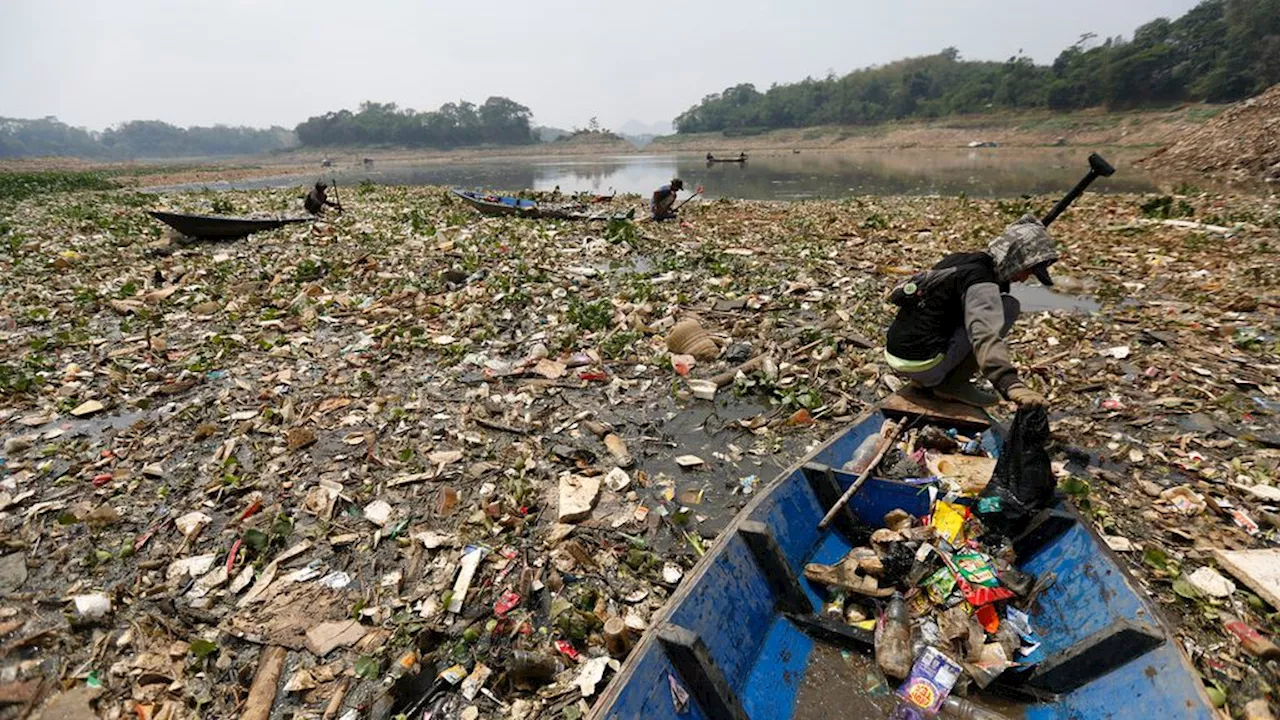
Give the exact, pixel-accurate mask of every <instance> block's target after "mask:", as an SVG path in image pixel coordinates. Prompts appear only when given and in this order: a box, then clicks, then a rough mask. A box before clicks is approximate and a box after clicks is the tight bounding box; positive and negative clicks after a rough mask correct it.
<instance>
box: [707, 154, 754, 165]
mask: <svg viewBox="0 0 1280 720" xmlns="http://www.w3.org/2000/svg"><path fill="white" fill-rule="evenodd" d="M746 161H747V156H746V155H739V156H738V157H736V158H718V157H714V156H712V155H711V154H708V155H707V162H708V163H744V162H746Z"/></svg>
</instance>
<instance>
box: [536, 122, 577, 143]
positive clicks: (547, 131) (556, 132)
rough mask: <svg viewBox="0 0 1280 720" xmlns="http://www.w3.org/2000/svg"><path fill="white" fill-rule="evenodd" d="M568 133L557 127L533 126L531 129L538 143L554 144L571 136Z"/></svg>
mask: <svg viewBox="0 0 1280 720" xmlns="http://www.w3.org/2000/svg"><path fill="white" fill-rule="evenodd" d="M571 134H572V133H570V131H568V130H564V129H562V128H558V127H546V126H544V125H535V126H534V128H533V135H534V137H536V138H538V142H544V143H549V142H555V141H556V140H559V139H560V138H562V137H565V136H567V135H571Z"/></svg>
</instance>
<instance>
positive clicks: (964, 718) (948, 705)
mask: <svg viewBox="0 0 1280 720" xmlns="http://www.w3.org/2000/svg"><path fill="white" fill-rule="evenodd" d="M940 712H941V715H942V716H943V717H945V718H952V719H953V720H1009V717H1008V716H1007V715H1003V714H1001V713H998V712H996V711H995V710H992V709H991V708H989V707H987V706H985V705H979V704H978V703H976V702H973V701H972V700H966V699H964V698H962V697H958V696H956V695H952V696H950V697H948V698H947V699H946V700H945V701H943V703H942V709H941V711H940Z"/></svg>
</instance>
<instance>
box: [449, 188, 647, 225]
mask: <svg viewBox="0 0 1280 720" xmlns="http://www.w3.org/2000/svg"><path fill="white" fill-rule="evenodd" d="M452 192H453V194H454V195H455V196H457V197H458V198H459V199H461V200H462V201H463V202H465V203H467V204H468V205H470V206H471V207H473V208H475V209H476V210H477V211H479V212H480V214H482V215H494V216H516V217H523V218H532V219H535V220H604V221H608V220H630V219H631V218H632V217H633V216H634V211H632V212H630V213H607V214H600V213H587V212H578V211H574V210H565V209H562V208H550V207H542V206H540V205H538V203H536V202H534V201H533V200H526V199H524V198H516V197H511V196H509V195H482V194H480V193H475V192H471V191H469V190H456V189H455V190H453V191H452Z"/></svg>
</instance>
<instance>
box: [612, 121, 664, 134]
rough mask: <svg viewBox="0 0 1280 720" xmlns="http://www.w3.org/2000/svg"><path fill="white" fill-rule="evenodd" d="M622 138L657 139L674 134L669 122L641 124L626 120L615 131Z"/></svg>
mask: <svg viewBox="0 0 1280 720" xmlns="http://www.w3.org/2000/svg"><path fill="white" fill-rule="evenodd" d="M617 132H618V133H619V134H620V135H622V136H623V137H645V136H649V137H650V138H653V137H658V136H659V135H670V134H671V133H673V132H675V128H674V127H673V126H672V125H671V121H670V120H668V121H666V122H655V123H643V122H640V121H639V120H628V121H626V122H625V123H623V124H622V127H620V128H618V131H617Z"/></svg>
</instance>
